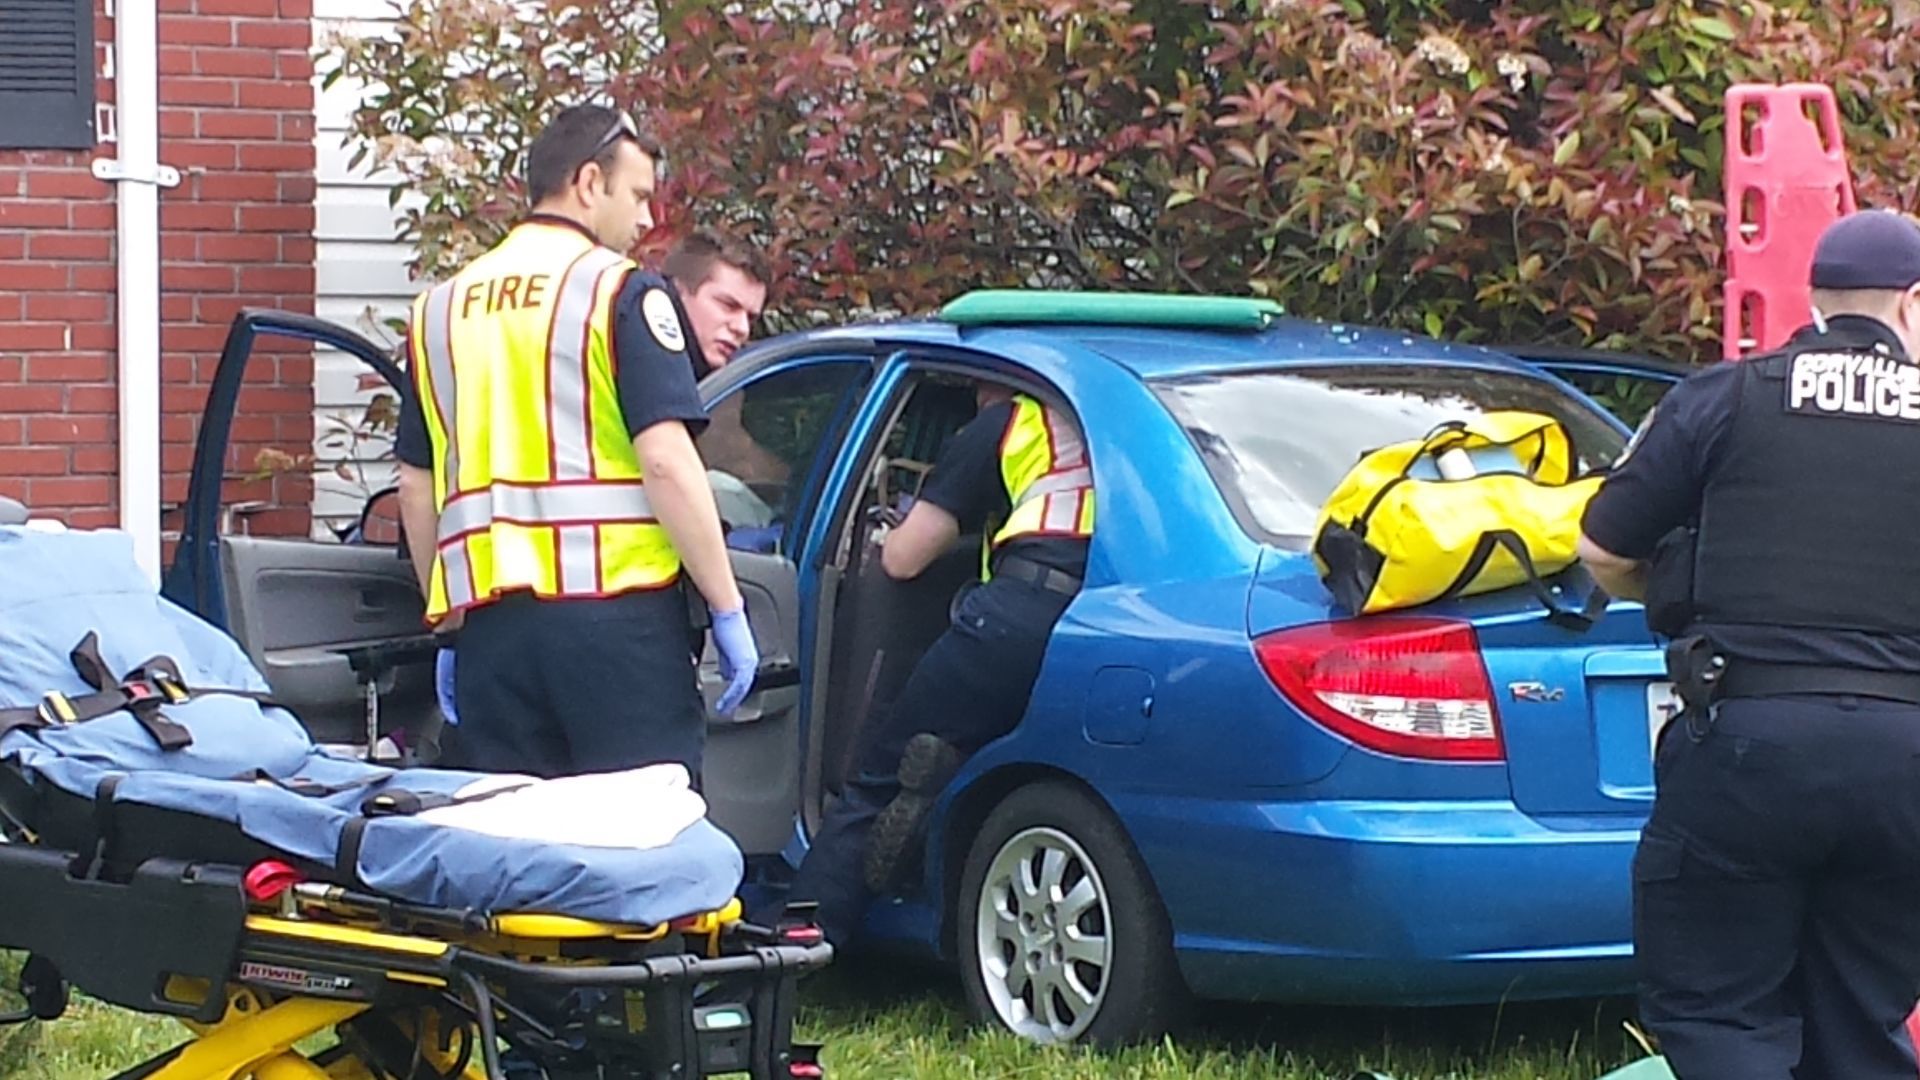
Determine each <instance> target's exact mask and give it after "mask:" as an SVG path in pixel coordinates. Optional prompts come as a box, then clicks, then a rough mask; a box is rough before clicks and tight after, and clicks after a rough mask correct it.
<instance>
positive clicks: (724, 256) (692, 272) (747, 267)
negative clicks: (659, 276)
mask: <svg viewBox="0 0 1920 1080" xmlns="http://www.w3.org/2000/svg"><path fill="white" fill-rule="evenodd" d="M715 263H726V264H727V265H728V266H731V267H733V268H734V269H736V270H738V271H740V272H741V273H743V274H745V275H747V276H748V277H750V278H752V279H753V280H755V281H757V282H759V283H760V284H762V285H765V284H767V283H768V276H769V275H768V270H767V260H766V257H765V256H763V255H761V254H760V250H759V249H758V248H756V247H754V246H753V245H751V244H747V243H744V242H742V241H740V240H736V239H734V238H733V237H731V236H724V235H722V234H720V233H717V232H714V231H713V230H711V229H695V230H694V231H693V232H691V233H689V234H688V235H687V237H686V238H685V239H683V240H681V241H680V242H679V243H678V244H675V245H674V246H673V250H672V251H670V252H668V253H667V257H666V259H665V261H663V262H662V263H661V264H660V272H661V273H663V274H665V275H666V276H667V277H669V278H671V279H673V281H674V282H675V283H676V284H678V285H680V286H682V287H684V288H686V289H687V290H688V291H689V292H692V291H694V290H697V289H698V288H700V286H702V285H705V284H706V283H707V279H708V278H710V277H712V276H713V267H714V264H715Z"/></svg>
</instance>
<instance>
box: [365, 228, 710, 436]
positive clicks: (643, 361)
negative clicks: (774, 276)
mask: <svg viewBox="0 0 1920 1080" xmlns="http://www.w3.org/2000/svg"><path fill="white" fill-rule="evenodd" d="M528 220H529V221H539V222H544V223H546V224H550V225H563V226H565V227H567V228H571V229H574V230H577V231H578V232H580V233H581V234H582V235H590V234H588V233H587V231H586V230H585V229H584V228H581V227H580V226H579V225H578V224H576V223H574V222H572V221H568V220H567V219H565V218H560V217H550V216H547V215H544V214H541V215H535V216H533V217H531V218H529V219H528ZM655 289H658V290H660V291H662V292H664V293H665V294H666V295H667V298H668V299H669V300H670V301H672V303H673V310H674V313H675V314H676V315H678V316H679V318H680V328H681V331H680V338H681V341H682V342H683V347H682V348H680V349H669V348H668V347H667V345H666V344H665V343H664V342H662V340H661V339H660V337H659V336H657V335H655V334H654V332H653V331H652V329H651V328H649V327H648V325H647V317H646V315H645V314H643V313H642V311H641V306H640V305H641V301H642V300H643V299H644V298H645V297H646V295H647V293H649V292H650V291H652V290H655ZM611 344H612V348H613V363H614V384H615V388H616V390H617V391H618V393H619V397H620V414H621V416H622V418H624V419H625V420H626V423H627V434H628V435H629V436H632V435H638V434H639V433H640V432H642V431H645V430H646V429H647V428H650V427H652V426H653V425H654V424H657V423H659V422H660V421H662V420H680V421H684V422H685V423H686V424H687V430H688V433H689V434H693V435H698V434H699V433H700V432H701V430H702V429H704V428H705V427H706V424H707V411H706V409H705V408H704V407H703V406H702V405H701V404H700V392H699V390H698V389H697V388H696V387H695V384H694V368H695V366H696V365H699V366H704V361H703V360H702V359H701V358H700V356H699V351H700V346H699V345H698V344H697V343H696V342H695V341H694V336H693V333H692V330H691V328H690V323H689V322H688V320H687V313H686V310H685V309H684V308H682V307H681V304H680V297H679V295H678V293H676V292H675V290H674V288H673V287H672V286H671V285H669V284H668V283H667V282H666V280H665V279H664V278H662V277H660V276H659V275H657V274H654V273H651V272H649V271H645V270H640V271H635V272H633V273H630V274H628V275H627V279H626V281H625V282H623V283H622V284H621V286H620V293H619V295H618V296H616V297H615V298H614V304H613V340H612V342H611ZM409 355H410V354H409ZM393 449H394V456H395V457H397V458H399V459H400V460H401V461H403V462H405V463H406V464H408V465H413V466H416V467H418V468H422V469H430V468H432V467H433V444H432V441H431V440H430V439H429V438H428V435H427V419H426V414H425V413H424V412H423V411H422V410H421V403H420V398H419V392H418V387H417V385H416V384H415V383H414V381H413V380H412V379H411V378H409V379H406V380H405V381H404V383H403V384H402V386H401V392H400V417H399V425H398V431H397V432H396V433H395V438H394V448H393Z"/></svg>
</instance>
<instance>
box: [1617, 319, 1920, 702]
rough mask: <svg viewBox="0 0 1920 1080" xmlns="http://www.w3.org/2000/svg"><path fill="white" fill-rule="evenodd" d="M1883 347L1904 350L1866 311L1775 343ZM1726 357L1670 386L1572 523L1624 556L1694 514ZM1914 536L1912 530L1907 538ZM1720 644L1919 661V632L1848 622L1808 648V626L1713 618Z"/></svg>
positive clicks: (1716, 443) (1760, 656)
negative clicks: (1878, 631)
mask: <svg viewBox="0 0 1920 1080" xmlns="http://www.w3.org/2000/svg"><path fill="white" fill-rule="evenodd" d="M1877 346H1878V347H1884V349H1886V350H1888V351H1890V353H1891V355H1893V356H1896V357H1898V356H1904V355H1905V353H1904V350H1903V349H1902V347H1901V343H1900V340H1899V338H1898V337H1896V336H1895V335H1894V334H1893V332H1892V330H1891V329H1890V328H1888V327H1887V326H1886V325H1884V324H1883V323H1881V322H1879V321H1878V320H1876V319H1870V318H1863V317H1860V316H1853V315H1840V316H1835V317H1832V318H1830V319H1828V320H1827V331H1826V333H1824V334H1823V333H1820V332H1819V331H1818V330H1817V329H1816V328H1814V327H1807V328H1805V329H1802V330H1801V331H1800V332H1799V333H1797V334H1795V335H1794V336H1793V338H1792V339H1791V340H1790V341H1789V342H1788V343H1787V344H1786V345H1784V346H1782V351H1787V350H1793V351H1800V350H1805V349H1809V348H1830V349H1855V350H1871V349H1874V348H1876V347H1877ZM1752 363H1754V360H1753V359H1751V358H1749V359H1746V360H1738V361H1727V362H1723V363H1719V364H1715V365H1714V366H1712V367H1710V368H1707V369H1705V370H1703V371H1700V372H1697V373H1695V374H1694V375H1692V376H1690V377H1688V378H1687V379H1686V380H1685V381H1684V382H1682V383H1681V384H1680V385H1678V386H1676V387H1674V388H1673V389H1672V390H1671V391H1669V392H1668V393H1667V396H1666V397H1665V398H1664V399H1662V400H1661V402H1660V404H1659V405H1658V406H1657V407H1656V408H1655V409H1654V410H1653V413H1652V414H1651V415H1650V416H1648V417H1647V421H1646V423H1644V424H1643V425H1642V426H1641V430H1640V431H1639V432H1637V433H1636V434H1635V436H1634V439H1633V441H1632V442H1630V443H1629V444H1628V448H1627V451H1626V452H1625V453H1624V454H1623V455H1622V460H1621V461H1619V462H1618V463H1617V464H1616V467H1615V469H1614V471H1613V472H1612V474H1611V475H1609V476H1608V478H1607V480H1606V482H1605V483H1604V484H1602V485H1601V487H1600V490H1599V491H1598V492H1596V493H1595V494H1594V497H1593V499H1592V500H1591V501H1590V502H1589V503H1588V504H1587V508H1586V511H1585V516H1584V517H1583V518H1582V521H1581V529H1582V531H1584V532H1585V533H1586V534H1587V536H1588V537H1589V538H1590V539H1591V540H1592V541H1593V542H1594V543H1595V544H1598V545H1599V546H1600V547H1602V548H1605V549H1606V550H1608V551H1610V552H1612V553H1613V554H1615V555H1619V556H1621V557H1623V558H1629V559H1645V558H1647V557H1649V556H1650V555H1652V554H1653V550H1654V547H1655V545H1657V544H1658V543H1659V541H1660V539H1661V538H1662V537H1664V536H1666V535H1667V534H1668V533H1669V532H1671V531H1672V530H1674V529H1676V528H1679V527H1681V526H1683V525H1688V524H1693V523H1696V522H1697V519H1698V516H1699V513H1700V507H1701V504H1702V502H1703V500H1704V496H1705V491H1706V486H1707V482H1708V480H1709V479H1710V478H1711V477H1712V476H1713V475H1714V471H1715V469H1716V466H1717V465H1718V463H1719V461H1720V456H1721V454H1722V452H1723V448H1724V447H1725V445H1726V444H1727V443H1728V441H1729V440H1728V432H1729V431H1730V430H1731V429H1732V426H1733V423H1732V422H1733V415H1734V409H1735V406H1736V405H1737V404H1738V402H1739V400H1740V395H1741V387H1742V382H1743V379H1742V372H1743V370H1744V369H1743V365H1747V364H1752ZM1916 543H1920V538H1916ZM1714 636H1715V637H1716V638H1717V639H1720V640H1721V644H1722V645H1723V646H1724V647H1725V648H1726V649H1727V650H1728V651H1730V652H1732V653H1733V654H1735V655H1738V656H1747V657H1751V658H1753V659H1756V660H1769V661H1778V662H1783V663H1793V662H1816V660H1817V662H1826V663H1835V664H1845V665H1849V666H1864V667H1875V668H1880V667H1887V666H1896V665H1899V664H1901V663H1905V662H1906V660H1904V659H1903V658H1904V657H1907V656H1908V654H1911V658H1912V660H1913V661H1915V662H1920V642H1914V643H1907V642H1903V641H1889V640H1887V639H1885V638H1879V637H1875V636H1872V635H1867V634H1860V633H1853V632H1848V631H1829V632H1824V633H1822V634H1820V635H1817V636H1818V638H1819V639H1820V640H1819V641H1818V643H1817V649H1816V650H1815V651H1817V652H1819V653H1821V654H1822V655H1820V656H1819V657H1817V658H1816V657H1814V656H1811V655H1809V651H1808V650H1809V645H1810V643H1812V641H1813V638H1814V637H1815V635H1810V634H1808V633H1807V632H1806V631H1805V630H1801V629H1789V628H1784V627H1771V626H1753V625H1743V626H1738V627H1725V628H1716V630H1715V635H1714Z"/></svg>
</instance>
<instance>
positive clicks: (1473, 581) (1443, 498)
mask: <svg viewBox="0 0 1920 1080" xmlns="http://www.w3.org/2000/svg"><path fill="white" fill-rule="evenodd" d="M1453 451H1459V452H1460V453H1461V454H1465V455H1475V456H1478V457H1480V458H1481V459H1482V461H1483V462H1485V461H1487V459H1490V458H1496V457H1497V458H1499V459H1502V461H1503V462H1504V464H1503V465H1499V467H1494V468H1487V467H1479V468H1474V467H1472V466H1469V468H1468V474H1467V475H1459V476H1457V478H1455V479H1447V478H1446V472H1445V471H1444V470H1443V469H1442V468H1441V467H1440V464H1439V462H1440V460H1441V457H1442V455H1447V454H1449V453H1450V452H1453ZM1476 452H1478V454H1477V455H1476ZM1456 457H1457V456H1456ZM1476 464H1478V463H1476ZM1496 464H1497V463H1496ZM1600 479H1601V478H1600V477H1599V476H1597V475H1594V476H1580V477H1576V476H1575V475H1574V463H1573V443H1572V439H1571V438H1570V437H1569V436H1568V434H1567V431H1566V429H1565V427H1564V426H1562V425H1561V423H1560V422H1559V421H1558V420H1556V419H1554V418H1553V417H1551V416H1545V415H1542V414H1539V413H1531V412H1520V411H1502V412H1492V413H1487V414H1485V415H1483V416H1479V417H1476V418H1474V419H1472V420H1468V421H1451V422H1449V423H1446V424H1442V425H1440V426H1439V427H1436V428H1435V429H1434V430H1433V431H1431V432H1429V433H1428V434H1427V435H1426V437H1425V438H1422V439H1414V440H1408V441H1406V442H1402V443H1395V444H1393V445H1391V446H1385V447H1382V448H1380V449H1378V450H1374V451H1371V452H1369V453H1367V454H1366V455H1364V456H1362V458H1361V459H1360V461H1359V462H1358V463H1357V464H1355V465H1354V467H1353V469H1352V470H1350V471H1349V472H1348V474H1347V476H1346V477H1345V478H1344V479H1343V480H1342V481H1341V482H1340V484H1339V485H1338V486H1337V487H1336V488H1335V489H1334V492H1333V494H1332V495H1330V496H1329V497H1328V499H1327V501H1326V504H1325V506H1324V507H1323V508H1322V509H1321V513H1320V522H1319V525H1318V527H1317V529H1316V530H1315V537H1314V546H1313V556H1314V562H1315V565H1316V567H1317V568H1318V570H1319V572H1320V576H1321V578H1322V580H1323V581H1325V582H1326V585H1327V587H1328V589H1329V590H1330V591H1331V592H1332V593H1333V595H1334V599H1335V600H1336V601H1338V602H1339V603H1340V605H1341V606H1342V607H1344V608H1346V609H1347V610H1348V611H1351V612H1353V613H1355V614H1371V613H1373V612H1378V611H1389V610H1396V609H1402V608H1409V607H1417V606H1419V605H1421V604H1429V603H1435V602H1438V601H1442V600H1448V599H1452V598H1454V597H1458V596H1472V595H1477V594H1480V593H1488V592H1495V591H1498V590H1501V589H1506V588H1511V587H1514V586H1524V587H1526V588H1527V589H1529V590H1530V591H1531V592H1532V593H1533V594H1534V596H1535V597H1537V598H1538V599H1539V600H1540V602H1541V606H1543V607H1544V608H1546V610H1547V614H1548V618H1549V620H1550V621H1552V622H1553V623H1555V624H1556V625H1560V626H1565V627H1568V628H1571V629H1586V628H1587V627H1590V626H1592V625H1593V623H1594V621H1595V620H1596V619H1597V618H1598V617H1599V616H1600V614H1601V612H1602V611H1604V610H1605V608H1606V604H1607V600H1608V598H1607V596H1606V594H1605V593H1604V592H1603V591H1601V590H1600V589H1599V588H1598V587H1597V586H1596V587H1594V588H1593V589H1592V590H1591V591H1590V592H1589V593H1588V595H1587V596H1585V597H1583V598H1581V599H1579V600H1577V601H1574V602H1572V603H1568V602H1567V601H1566V599H1565V598H1563V597H1562V596H1561V595H1560V594H1559V593H1557V592H1556V591H1555V590H1554V589H1553V587H1552V586H1550V585H1548V584H1547V582H1546V580H1545V579H1546V578H1547V577H1548V576H1550V575H1552V574H1556V573H1558V572H1560V571H1561V570H1564V569H1566V568H1567V567H1569V566H1571V565H1572V564H1573V563H1574V562H1575V561H1576V558H1577V557H1576V555H1575V551H1574V548H1575V544H1576V542H1577V541H1578V539H1579V535H1580V514H1581V511H1582V510H1584V509H1585V507H1586V502H1587V500H1588V499H1589V498H1591V497H1592V495H1593V492H1594V491H1595V490H1597V489H1598V487H1599V484H1600Z"/></svg>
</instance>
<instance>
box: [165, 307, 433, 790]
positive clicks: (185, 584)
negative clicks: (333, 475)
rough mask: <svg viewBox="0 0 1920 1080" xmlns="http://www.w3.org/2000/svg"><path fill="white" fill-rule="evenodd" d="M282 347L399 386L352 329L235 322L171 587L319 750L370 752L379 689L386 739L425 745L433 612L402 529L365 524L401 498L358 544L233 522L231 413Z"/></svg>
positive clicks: (377, 351)
mask: <svg viewBox="0 0 1920 1080" xmlns="http://www.w3.org/2000/svg"><path fill="white" fill-rule="evenodd" d="M275 338H278V339H281V341H282V343H284V341H285V340H286V339H293V340H300V341H309V342H313V343H316V344H320V345H325V346H329V347H331V348H334V349H337V350H339V351H341V352H343V353H346V354H347V355H349V356H351V357H353V358H355V359H357V360H359V361H361V362H362V363H364V364H365V365H367V366H368V367H370V368H372V369H373V372H374V373H376V374H377V375H379V376H380V377H381V378H382V379H384V380H385V382H386V383H387V384H388V385H390V386H391V387H393V388H394V389H395V391H396V392H397V390H398V388H399V386H400V380H401V379H402V377H403V376H402V374H401V372H400V369H399V367H398V366H397V365H395V364H394V362H393V361H392V359H390V358H389V356H388V355H387V350H386V349H384V348H382V347H381V346H379V345H376V344H374V343H373V342H371V341H369V340H367V339H366V338H364V337H362V336H361V335H359V334H356V333H354V332H353V331H351V330H348V329H346V328H345V327H341V326H338V325H335V324H333V323H329V322H326V321H324V320H321V319H316V318H313V317H311V316H307V315H300V314H294V313H290V312H282V311H270V310H262V309H255V308H248V309H244V310H242V311H241V312H240V313H239V314H238V315H237V316H235V318H234V321H233V325H232V328H231V329H230V330H229V331H228V334H227V341H226V346H225V348H224V349H223V351H222V352H221V355H220V366H219V369H218V370H217V371H216V372H215V373H214V377H213V385H212V387H211V389H210V390H209V392H208V395H207V405H206V411H205V413H204V414H203V416H202V417H201V423H200V435H199V440H198V443H197V444H196V446H195V448H194V458H193V474H192V478H191V480H190V481H189V486H188V489H187V502H186V508H185V514H186V520H185V522H184V525H183V528H182V532H181V536H180V544H179V549H178V551H177V552H176V554H175V557H174V562H173V565H172V567H171V568H170V569H169V570H168V572H167V574H166V578H165V582H164V585H163V590H162V591H163V592H164V594H165V595H166V596H167V598H168V599H170V600H173V601H174V602H175V603H178V604H180V605H182V606H183V607H186V608H187V609H188V610H190V611H192V612H194V613H195V614H197V615H199V616H200V617H201V618H203V619H206V620H207V621H209V622H211V623H213V624H215V625H216V626H220V627H222V628H224V629H225V630H226V631H227V632H228V633H229V634H231V635H232V636H233V637H234V638H235V640H237V641H238V642H239V643H240V645H241V647H242V648H244V649H245V650H246V651H247V654H248V656H249V657H250V658H251V659H252V661H253V664H254V666H255V667H257V668H259V669H260V672H261V674H262V675H264V676H265V677H266V680H267V683H268V685H269V686H271V687H272V691H273V695H274V697H275V698H276V699H278V700H279V701H280V702H281V703H282V704H284V705H286V706H287V707H288V708H289V709H291V710H293V712H294V713H295V714H297V715H298V716H299V717H300V719H301V721H302V722H303V723H304V724H305V725H306V727H307V730H308V731H309V732H310V733H311V734H312V736H313V738H314V740H315V741H316V742H319V743H323V744H327V745H335V746H346V747H351V748H353V750H354V752H356V753H359V752H364V750H365V748H366V747H367V745H368V741H369V740H368V720H369V717H370V712H369V700H368V699H369V694H368V691H369V688H370V687H372V688H376V689H377V690H378V700H377V703H376V704H377V714H378V719H379V723H378V730H379V734H380V735H383V736H391V735H393V734H395V733H396V732H404V733H405V734H404V735H403V736H402V740H401V741H402V742H411V746H412V748H413V749H419V748H420V742H421V741H422V740H427V741H430V740H431V739H432V738H433V737H434V735H435V733H436V732H437V729H438V726H439V723H440V716H439V708H438V705H437V704H436V702H435V697H434V692H433V644H432V638H431V636H430V635H429V634H428V633H427V631H426V625H425V622H424V614H425V602H424V601H423V599H422V597H421V595H420V588H419V585H418V583H417V582H416V581H415V579H414V573H413V566H412V563H411V562H410V561H409V560H408V558H407V556H406V553H405V551H404V550H403V548H402V547H401V546H400V543H399V529H398V527H397V522H395V523H394V524H391V525H390V526H389V527H388V528H385V529H380V528H377V527H370V526H377V525H378V524H380V519H381V518H383V517H385V518H397V512H398V506H397V499H396V498H395V496H394V493H393V492H392V491H391V490H388V491H384V492H379V493H376V494H375V495H374V496H373V497H372V498H370V499H369V500H368V503H367V506H366V507H365V508H364V509H363V511H362V516H361V528H360V529H358V530H357V536H353V535H350V536H349V541H351V542H336V541H331V540H314V539H306V538H278V537H257V536H249V535H245V534H236V533H234V532H232V531H230V530H231V526H229V525H227V524H225V522H226V521H227V519H228V518H229V516H230V515H229V514H228V513H226V510H227V508H226V507H225V506H223V499H224V493H223V490H222V489H223V485H222V481H223V480H224V479H225V472H226V469H225V463H226V461H227V456H228V445H229V442H230V439H231V434H232V428H233V420H234V412H235V409H236V407H237V405H238V403H239V400H240V390H241V387H242V385H243V383H244V381H245V379H246V374H247V366H248V364H249V363H250V362H251V361H252V360H253V358H254V356H255V354H256V352H260V351H263V350H262V349H261V348H260V346H261V343H262V342H263V341H271V340H273V339H275ZM262 362H263V363H272V362H273V360H272V358H271V357H268V358H266V359H264V360H263V361H262ZM383 541H384V542H383ZM356 668H358V669H359V670H356Z"/></svg>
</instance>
